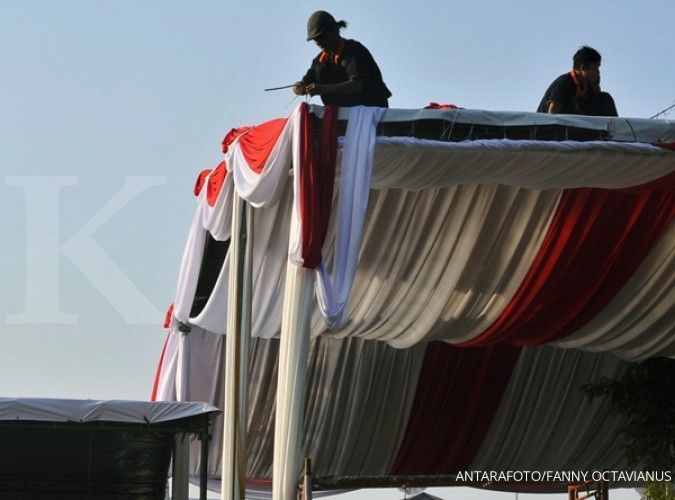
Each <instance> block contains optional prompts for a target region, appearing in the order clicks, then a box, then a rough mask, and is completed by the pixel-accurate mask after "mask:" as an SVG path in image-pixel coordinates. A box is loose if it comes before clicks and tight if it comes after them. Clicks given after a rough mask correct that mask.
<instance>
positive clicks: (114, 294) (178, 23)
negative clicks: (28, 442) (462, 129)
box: [0, 0, 675, 498]
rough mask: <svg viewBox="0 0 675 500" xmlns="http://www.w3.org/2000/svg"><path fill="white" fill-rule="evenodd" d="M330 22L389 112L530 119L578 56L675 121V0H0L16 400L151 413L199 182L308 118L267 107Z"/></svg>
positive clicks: (640, 106)
mask: <svg viewBox="0 0 675 500" xmlns="http://www.w3.org/2000/svg"><path fill="white" fill-rule="evenodd" d="M317 8H324V9H326V10H329V11H331V12H333V14H334V15H335V16H336V18H338V19H346V20H347V21H348V22H349V26H348V28H347V29H346V31H344V35H345V36H347V37H350V38H355V39H357V40H359V41H361V42H362V43H364V44H365V45H366V46H367V47H368V48H369V49H370V51H371V52H372V53H373V55H374V56H375V58H376V59H377V61H378V63H379V65H380V68H381V70H382V73H383V75H384V79H385V81H386V83H387V85H388V86H389V88H390V89H391V90H392V92H393V94H394V95H393V97H392V99H391V100H390V105H391V106H392V107H401V108H416V107H422V106H424V105H426V104H427V103H429V102H431V101H436V102H446V103H454V104H457V105H459V106H463V107H467V108H478V109H490V110H526V111H532V110H534V109H535V108H536V106H537V104H538V102H539V99H540V98H541V95H542V93H543V91H544V90H545V88H546V87H547V85H548V84H549V83H550V82H551V80H552V79H553V78H554V77H556V76H558V75H559V74H561V73H563V72H565V71H567V70H569V68H570V65H571V56H572V54H573V53H574V51H575V50H576V49H577V48H578V47H579V46H580V45H582V44H589V45H591V46H593V47H595V48H597V49H598V50H599V51H600V52H601V53H602V55H603V65H602V83H603V88H604V89H605V90H607V91H609V92H611V93H612V94H613V96H614V98H615V100H616V102H617V106H618V109H619V113H620V114H621V115H624V116H633V117H649V116H651V115H653V114H655V113H656V112H658V111H660V110H661V109H663V108H665V107H667V106H669V105H671V104H673V102H674V101H675V70H674V69H673V65H672V61H674V60H675V43H674V42H675V39H674V37H673V24H672V19H673V18H674V17H675V3H674V2H672V0H671V1H647V2H644V1H643V2H637V1H623V2H610V1H592V2H590V1H578V0H568V1H566V2H559V1H557V2H544V1H539V2H535V1H501V2H498V1H493V2H486V1H474V2H455V1H427V2H399V1H369V2H356V1H352V0H345V1H340V2H336V1H328V2H323V3H321V4H319V3H316V2H311V3H310V2H300V1H297V0H295V1H280V2H262V1H259V0H251V1H248V2H223V1H220V2H216V1H200V2H178V1H172V0H166V1H159V0H145V1H141V2H139V1H128V0H120V1H115V2H112V1H103V0H100V1H96V0H88V1H85V0H81V1H74V0H61V1H59V2H56V1H49V0H43V1H39V2H38V1H30V0H14V1H8V0H5V1H2V0H0V68H2V73H1V75H2V76H1V77H0V102H1V103H2V112H3V117H4V120H2V121H0V174H1V176H0V224H2V235H3V237H2V238H1V239H0V276H2V283H3V285H2V287H0V335H1V336H2V343H3V349H2V351H1V352H0V356H1V357H2V362H1V363H0V380H2V389H1V390H0V393H2V395H5V396H50V397H86V398H127V399H145V398H147V397H148V396H149V393H150V386H151V382H152V376H153V372H154V369H155V364H156V361H157V358H158V356H159V353H160V350H161V345H162V342H163V340H164V333H163V331H162V328H161V321H162V319H163V314H164V311H165V310H166V307H167V306H168V305H169V303H170V302H171V300H172V296H173V293H174V289H175V281H176V276H177V270H178V265H179V262H180V257H181V253H182V249H183V244H184V241H185V237H186V234H187V229H188V227H189V223H190V220H191V217H192V211H193V207H194V200H193V197H192V195H191V188H192V185H193V182H194V179H195V176H196V174H197V173H198V171H199V170H201V169H202V168H206V167H210V166H214V165H216V164H217V163H218V162H219V161H220V156H221V155H220V140H221V139H222V137H223V135H224V134H225V133H226V132H227V131H228V130H229V129H230V128H232V127H235V126H240V125H247V124H252V123H257V122H260V121H264V120H267V119H270V118H273V117H277V116H280V115H285V114H288V113H289V112H290V111H291V109H292V106H294V105H295V104H296V103H297V100H296V101H295V102H293V103H291V101H292V100H293V97H294V96H293V95H292V93H291V92H290V91H281V92H272V93H265V92H263V91H262V89H263V88H265V87H269V86H276V85H283V84H287V83H292V82H293V81H295V80H297V79H298V78H299V77H300V76H301V75H302V74H304V71H305V70H306V67H307V66H308V64H309V61H310V60H311V58H312V57H313V56H314V55H315V54H316V52H317V49H316V47H315V46H314V45H313V44H312V43H307V42H306V41H305V23H306V19H307V16H308V15H309V14H310V13H311V11H313V10H315V9H317ZM315 101H316V99H315ZM671 117H672V114H671ZM134 193H135V194H134ZM106 207H107V208H106ZM79 242H84V243H86V244H87V245H89V246H88V247H85V246H78V245H80V244H79ZM92 249H93V250H92ZM90 250H91V251H90ZM93 251H95V253H92V252H93ZM78 252H79V253H78ZM106 266H108V267H106ZM110 266H113V268H114V272H113V271H111V269H112V268H110ZM41 275H45V276H48V278H46V279H44V280H43V279H41V278H39V277H40V276H41ZM36 277H37V278H36ZM125 280H126V281H125ZM123 282H124V283H126V285H125V284H124V283H123ZM40 297H42V298H41V299H40ZM45 304H47V305H45ZM64 321H69V322H68V323H66V322H64ZM383 498H384V497H383Z"/></svg>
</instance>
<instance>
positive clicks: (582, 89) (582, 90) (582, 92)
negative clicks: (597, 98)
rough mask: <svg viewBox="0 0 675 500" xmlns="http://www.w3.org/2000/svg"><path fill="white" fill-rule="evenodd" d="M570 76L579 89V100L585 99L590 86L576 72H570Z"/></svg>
mask: <svg viewBox="0 0 675 500" xmlns="http://www.w3.org/2000/svg"><path fill="white" fill-rule="evenodd" d="M570 76H571V77H572V81H573V82H574V85H575V87H576V88H577V99H579V98H580V97H585V96H586V94H587V93H588V85H586V81H585V80H584V79H583V78H579V76H578V75H577V73H576V71H574V70H572V71H570Z"/></svg>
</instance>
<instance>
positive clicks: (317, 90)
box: [305, 83, 324, 96]
mask: <svg viewBox="0 0 675 500" xmlns="http://www.w3.org/2000/svg"><path fill="white" fill-rule="evenodd" d="M305 90H306V91H307V93H308V94H309V95H311V96H315V95H321V94H322V93H323V90H324V88H323V85H321V84H318V83H310V84H309V85H306V86H305Z"/></svg>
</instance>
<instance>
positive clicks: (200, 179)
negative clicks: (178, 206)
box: [192, 168, 213, 196]
mask: <svg viewBox="0 0 675 500" xmlns="http://www.w3.org/2000/svg"><path fill="white" fill-rule="evenodd" d="M211 172H213V170H212V169H210V168H207V169H204V170H202V171H201V172H199V175H198V176H197V181H196V182H195V187H194V189H193V190H192V192H193V193H194V194H195V196H199V193H201V192H202V188H203V187H204V183H205V182H206V178H207V177H208V176H209V174H210V173H211Z"/></svg>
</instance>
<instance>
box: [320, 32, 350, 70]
mask: <svg viewBox="0 0 675 500" xmlns="http://www.w3.org/2000/svg"><path fill="white" fill-rule="evenodd" d="M345 42H346V40H345V39H344V38H342V37H340V41H339V42H338V46H337V49H336V50H335V52H333V53H330V52H328V51H326V50H324V51H322V52H321V54H320V55H319V62H320V63H325V62H326V61H329V60H330V58H331V57H330V56H331V55H332V56H333V63H334V64H337V63H338V62H340V58H341V57H342V51H343V50H344V48H345Z"/></svg>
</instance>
